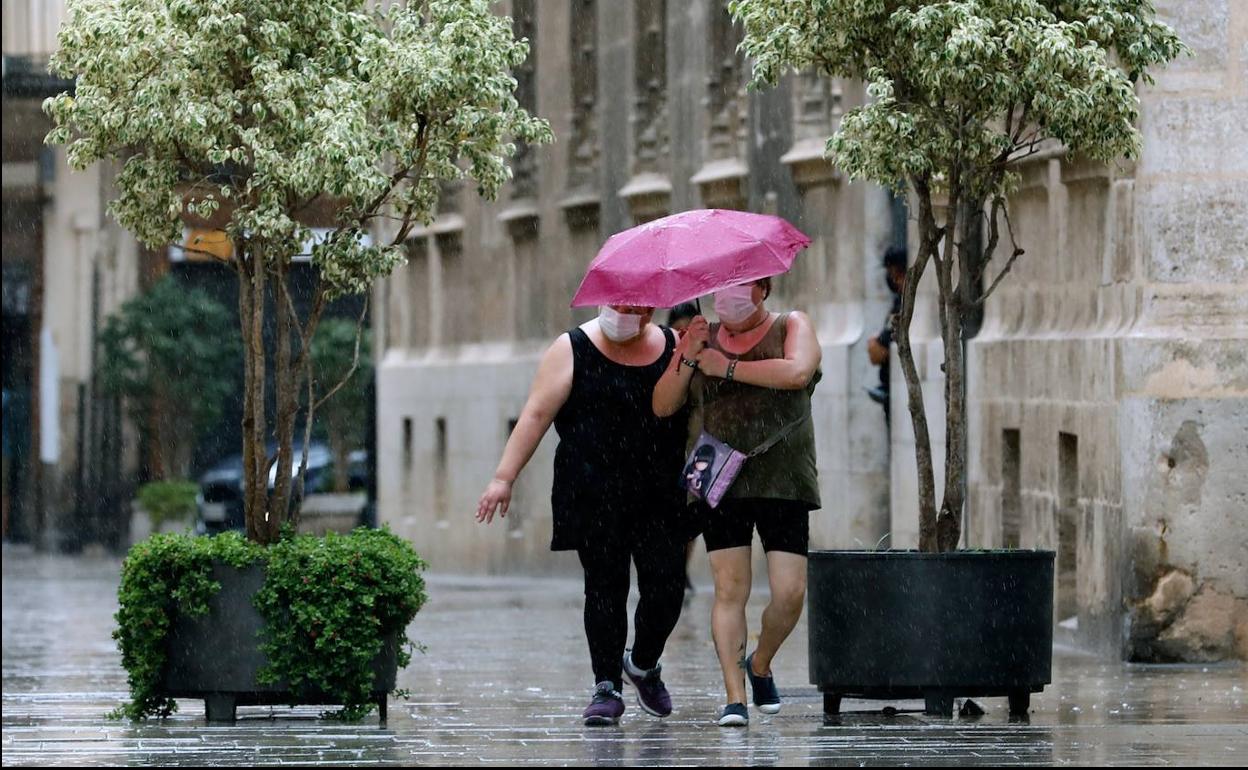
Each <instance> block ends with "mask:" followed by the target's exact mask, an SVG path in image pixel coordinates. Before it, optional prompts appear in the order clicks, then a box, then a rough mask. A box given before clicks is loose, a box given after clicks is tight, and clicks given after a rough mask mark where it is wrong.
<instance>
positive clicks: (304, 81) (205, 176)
mask: <svg viewBox="0 0 1248 770" xmlns="http://www.w3.org/2000/svg"><path fill="white" fill-rule="evenodd" d="M374 5H383V4H375V3H373V2H370V1H369V0H303V1H302V2H298V3H291V2H288V1H287V0H70V2H69V3H68V5H67V9H66V22H65V24H64V26H63V27H62V29H61V32H60V36H59V44H60V48H59V50H58V51H57V52H56V54H55V55H54V56H53V57H52V62H51V64H52V69H53V71H55V72H56V73H58V74H60V75H62V76H64V77H72V78H75V79H76V81H77V83H76V93H75V95H74V96H70V95H69V94H66V93H63V94H61V95H59V96H56V97H53V98H51V99H49V100H47V101H46V102H45V103H44V109H45V110H46V111H47V112H48V114H49V115H51V117H52V118H53V121H54V128H53V129H52V131H51V132H49V134H48V137H47V141H48V142H49V143H68V144H69V153H68V154H69V162H70V164H71V165H72V166H73V167H74V168H78V169H82V168H85V167H86V166H88V165H90V164H91V163H93V162H95V161H98V160H102V159H108V158H124V160H125V162H124V166H123V167H122V169H121V171H120V173H119V175H118V178H117V186H118V196H117V198H116V200H114V201H113V202H112V203H111V205H110V211H111V212H112V214H113V216H115V217H116V218H117V220H118V221H119V222H120V223H121V224H122V225H123V226H125V227H127V228H129V229H131V230H132V231H134V233H135V234H136V235H137V236H138V237H139V238H140V239H141V240H142V241H143V242H145V243H147V244H149V245H151V246H160V245H163V244H166V243H170V242H173V241H175V240H179V239H180V236H181V232H182V226H183V219H184V217H186V216H202V217H212V216H216V217H217V218H218V219H221V218H224V219H225V220H226V221H225V224H224V230H225V232H226V234H227V235H228V237H229V239H230V241H231V244H232V246H233V256H232V257H231V258H230V259H229V260H228V263H229V266H230V267H231V268H232V269H233V270H234V271H235V272H236V273H237V277H238V285H239V301H238V315H239V321H240V328H241V334H242V342H243V359H244V364H245V365H244V388H243V393H244V396H243V411H244V418H243V464H244V505H245V510H246V517H247V535H248V537H249V538H251V539H253V540H256V541H258V542H261V543H270V542H273V541H274V540H275V539H276V538H277V537H278V534H279V532H280V529H281V526H282V524H283V523H285V522H286V521H287V520H288V519H289V518H290V517H291V516H292V515H293V516H297V515H298V512H297V511H294V512H293V513H292V511H291V505H290V500H291V497H292V495H291V492H292V473H291V471H292V469H293V457H292V444H293V435H294V431H295V416H296V412H297V411H298V407H299V400H300V398H301V393H302V392H303V386H304V385H305V384H306V383H307V382H308V380H309V379H310V377H311V373H310V370H309V367H310V364H311V358H310V356H309V355H308V351H309V347H310V344H309V343H310V341H311V339H312V336H313V334H314V333H315V331H316V327H317V324H318V323H319V320H320V317H321V314H322V312H323V311H324V308H325V305H326V303H327V302H329V301H330V300H332V299H333V298H335V297H337V296H340V295H342V294H346V293H359V292H364V291H366V290H367V289H368V287H369V285H370V283H371V282H372V281H373V280H374V279H376V278H378V277H381V276H385V275H387V274H389V273H390V271H391V270H393V269H394V267H395V266H396V265H398V264H400V263H401V262H402V261H403V248H402V244H403V241H404V240H405V239H406V237H407V236H408V234H409V233H410V231H411V228H412V227H413V226H414V225H415V224H416V223H418V222H426V223H427V222H428V221H430V220H431V218H432V216H433V214H434V211H435V206H436V203H437V198H438V191H439V187H440V184H441V182H443V181H445V180H450V179H458V178H464V177H471V178H472V179H474V180H475V181H476V183H477V186H478V191H479V192H480V193H482V194H483V195H486V196H493V195H495V194H496V193H497V192H498V190H499V188H500V187H501V186H502V185H503V184H504V183H505V181H506V180H507V178H508V177H509V176H510V171H509V169H508V167H507V163H506V158H507V157H508V156H510V155H511V154H512V153H513V152H514V150H515V146H514V144H513V143H512V142H511V140H512V139H513V138H514V139H517V140H520V141H525V142H529V143H539V142H546V141H549V140H550V138H551V135H550V129H549V126H548V125H547V124H546V123H545V121H542V120H540V119H537V118H534V117H532V116H530V115H529V114H528V113H527V112H526V111H525V110H523V109H522V108H520V106H519V105H518V104H517V102H516V99H515V96H514V91H515V87H516V81H515V79H514V78H513V77H512V75H511V69H512V68H514V67H517V66H519V65H520V64H521V63H522V62H523V61H524V60H525V58H526V56H527V54H528V44H527V41H523V40H522V41H517V40H515V39H513V37H512V33H511V25H510V21H509V20H508V19H507V18H506V17H503V16H499V15H495V14H493V13H492V12H491V10H490V3H489V1H488V0H426V1H425V2H410V3H393V4H390V3H387V4H384V6H385V7H383V8H373V7H372V6H374ZM324 206H328V207H330V208H331V209H332V210H333V211H334V212H335V216H336V226H335V228H334V229H333V230H332V232H331V233H330V234H329V235H328V237H325V238H324V239H321V240H319V241H318V242H316V243H315V245H313V246H312V247H311V253H310V256H311V260H312V264H313V266H314V267H315V272H316V287H315V290H314V300H313V303H312V306H311V309H310V310H309V311H308V313H307V315H306V316H305V317H302V318H301V317H299V315H298V313H297V311H296V308H295V305H294V302H293V301H292V298H291V294H290V290H289V286H288V278H289V276H290V267H291V261H292V259H293V258H294V257H295V256H296V255H298V254H300V252H301V251H302V250H303V249H304V248H305V244H307V243H310V242H311V241H312V240H313V239H312V238H311V232H310V229H309V227H308V226H307V224H306V223H305V217H306V216H307V212H308V211H309V210H311V209H312V208H313V207H324ZM369 234H371V235H373V236H376V237H378V238H379V240H377V241H376V242H370V241H368V240H367V239H366V238H365V236H366V235H369ZM383 236H384V237H383ZM266 295H267V296H269V297H271V298H272V300H273V307H274V311H273V313H274V315H275V319H274V320H275V322H276V328H277V332H278V333H277V345H276V351H275V353H274V354H273V355H271V356H269V355H266V353H265V350H264V346H263V344H262V336H261V331H262V329H263V327H264V323H265V297H266ZM270 359H271V360H270ZM270 366H271V367H273V375H274V382H275V385H274V389H275V402H276V409H275V412H274V420H273V426H272V434H273V435H274V438H275V439H276V445H277V447H278V449H277V452H276V454H275V455H274V456H272V457H269V456H268V455H267V452H266V450H265V446H266V438H267V436H268V435H269V426H268V424H267V421H266V415H265V395H266V393H265V389H266V384H265V383H266V378H265V373H266V369H267V368H268V367H270ZM311 411H312V410H307V415H306V419H308V420H311V419H312V417H313V415H312V414H311ZM274 463H276V465H277V470H276V479H277V481H276V483H275V485H274V488H273V489H272V490H271V491H269V490H268V489H267V484H266V481H267V478H268V476H269V470H270V468H271V467H272V466H273V464H274ZM305 467H306V461H305V462H303V463H301V468H300V474H299V475H300V477H301V478H302V476H303V470H304V468H305Z"/></svg>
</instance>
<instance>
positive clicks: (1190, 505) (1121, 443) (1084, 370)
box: [968, 0, 1248, 660]
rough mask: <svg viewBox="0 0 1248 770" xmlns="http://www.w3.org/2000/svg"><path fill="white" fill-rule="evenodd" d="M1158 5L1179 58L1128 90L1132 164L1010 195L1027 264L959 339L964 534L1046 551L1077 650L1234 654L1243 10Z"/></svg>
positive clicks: (1245, 304)
mask: <svg viewBox="0 0 1248 770" xmlns="http://www.w3.org/2000/svg"><path fill="white" fill-rule="evenodd" d="M1157 5H1158V10H1159V12H1160V13H1161V14H1162V15H1163V17H1165V18H1166V19H1167V20H1168V21H1169V22H1170V23H1171V24H1173V25H1174V26H1175V28H1176V30H1177V31H1178V33H1179V35H1180V36H1181V37H1182V38H1183V39H1184V40H1185V41H1186V42H1187V43H1188V44H1189V45H1190V46H1191V47H1192V49H1193V51H1194V55H1193V56H1192V57H1190V58H1186V59H1181V60H1179V61H1176V62H1174V63H1173V64H1171V65H1170V66H1169V67H1168V68H1167V69H1165V70H1164V71H1161V72H1159V73H1157V83H1156V84H1155V85H1154V86H1151V87H1146V88H1141V89H1140V95H1141V101H1142V110H1141V122H1140V128H1141V130H1142V133H1143V151H1142V153H1141V154H1140V157H1139V159H1138V160H1137V161H1136V162H1135V163H1133V164H1131V163H1125V162H1124V163H1119V164H1116V165H1114V166H1113V167H1106V166H1103V165H1099V164H1097V165H1094V164H1089V163H1087V162H1083V161H1080V160H1078V159H1074V158H1069V157H1066V155H1065V154H1064V153H1062V152H1061V151H1060V150H1054V151H1053V152H1051V153H1049V154H1046V155H1042V156H1040V157H1037V158H1035V159H1034V160H1033V161H1032V162H1030V163H1029V164H1028V165H1027V166H1026V167H1025V168H1024V169H1023V172H1022V173H1023V179H1022V185H1021V187H1020V189H1019V190H1018V191H1017V193H1016V194H1015V195H1014V196H1013V198H1012V199H1011V200H1010V209H1011V211H1012V213H1013V219H1014V223H1015V226H1016V229H1017V230H1018V237H1019V240H1020V244H1021V245H1022V246H1023V247H1025V248H1026V249H1027V254H1026V255H1025V256H1024V257H1022V258H1021V259H1020V260H1019V262H1018V263H1017V264H1016V267H1015V268H1014V270H1013V273H1012V274H1011V275H1010V277H1009V278H1008V279H1007V280H1006V282H1005V283H1003V284H1002V287H1001V290H1000V291H999V292H998V294H996V295H995V296H994V297H993V298H992V299H991V300H990V301H989V304H988V307H987V310H986V320H985V325H984V328H983V330H982V331H981V333H980V334H979V336H978V338H977V339H975V340H974V341H973V342H972V343H971V344H970V359H969V364H968V365H969V367H970V385H969V392H970V394H971V410H972V411H971V417H970V419H971V425H972V430H971V442H972V443H971V459H970V462H969V467H970V480H969V484H970V490H971V495H970V505H969V509H970V517H971V541H972V542H974V543H976V544H982V545H989V546H1020V545H1021V546H1023V547H1033V546H1041V547H1045V548H1052V549H1054V550H1056V551H1057V552H1058V572H1059V575H1058V581H1057V582H1058V585H1057V595H1056V603H1057V605H1058V607H1057V609H1058V616H1059V619H1066V623H1065V625H1066V626H1068V627H1069V629H1070V630H1072V631H1073V632H1074V633H1075V635H1076V638H1077V639H1078V640H1079V641H1080V642H1081V643H1082V644H1084V645H1085V646H1090V647H1094V648H1097V649H1101V650H1106V651H1118V650H1121V651H1122V652H1123V653H1124V654H1125V655H1126V656H1127V657H1129V658H1131V659H1136V660H1169V659H1185V660H1215V659H1220V658H1224V657H1228V656H1238V657H1240V658H1248V474H1246V473H1245V469H1248V161H1246V160H1245V157H1244V154H1243V152H1241V148H1242V147H1244V146H1245V144H1248V4H1245V3H1241V2H1234V1H1233V0H1229V1H1228V0H1199V1H1198V2H1177V0H1170V1H1163V2H1159V3H1158V4H1157ZM1071 619H1077V620H1071Z"/></svg>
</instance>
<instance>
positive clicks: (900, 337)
mask: <svg viewBox="0 0 1248 770" xmlns="http://www.w3.org/2000/svg"><path fill="white" fill-rule="evenodd" d="M914 187H915V193H916V195H917V197H918V199H919V214H920V215H919V232H920V243H919V250H918V254H916V255H915V260H914V264H913V265H911V266H910V267H909V269H907V270H906V285H905V287H904V288H903V291H902V295H901V314H900V316H899V317H898V319H897V329H896V337H897V350H898V353H899V354H900V356H899V357H900V359H901V369H902V372H903V373H904V374H905V377H906V397H907V402H908V406H909V408H910V421H911V423H912V424H913V425H914V449H915V460H916V465H917V468H918V475H919V549H920V550H922V551H929V552H930V551H934V550H936V548H935V545H936V481H935V474H934V472H933V469H932V440H931V436H930V434H929V433H928V428H927V409H926V407H925V406H924V404H923V385H922V382H921V380H920V379H919V371H918V368H917V367H916V366H915V363H914V350H913V348H912V347H911V343H910V322H911V321H912V320H913V318H914V304H915V299H916V298H917V296H918V290H919V282H920V281H921V280H922V278H923V273H924V271H925V270H926V269H927V263H928V261H929V260H930V259H931V255H932V253H933V251H934V250H935V248H936V240H937V230H936V222H935V219H934V217H933V216H932V197H931V191H930V189H929V188H928V186H927V183H926V182H925V181H924V180H915V182H914Z"/></svg>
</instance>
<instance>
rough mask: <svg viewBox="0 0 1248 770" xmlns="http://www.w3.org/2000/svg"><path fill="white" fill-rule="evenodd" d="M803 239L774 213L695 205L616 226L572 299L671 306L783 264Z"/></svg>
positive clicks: (806, 242) (575, 303)
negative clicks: (631, 225) (617, 229)
mask: <svg viewBox="0 0 1248 770" xmlns="http://www.w3.org/2000/svg"><path fill="white" fill-rule="evenodd" d="M809 244H810V239H809V238H807V237H806V236H805V235H803V234H802V233H801V232H800V231H799V230H798V229H797V228H796V227H794V226H793V225H791V224H789V223H788V222H786V221H785V220H783V219H781V218H780V217H773V216H769V215H767V214H751V213H749V212H747V211H732V210H729V209H695V210H693V211H682V212H681V213H679V214H673V215H671V216H670V217H663V218H662V219H656V220H654V221H653V222H647V223H645V224H644V225H638V226H637V227H634V228H632V229H629V230H625V231H623V232H620V233H616V234H615V235H613V236H611V238H610V239H608V240H607V242H606V244H604V245H603V247H602V249H601V250H600V251H599V252H598V256H596V257H594V261H593V262H590V263H589V269H588V270H587V271H586V272H585V280H583V281H581V288H579V289H577V291H576V296H575V297H573V298H572V307H585V306H586V305H642V306H646V307H671V306H672V305H678V304H680V303H681V302H688V301H689V300H691V299H694V298H696V297H701V296H702V295H704V294H709V293H711V292H713V291H718V290H719V289H724V288H727V287H729V286H735V285H737V284H740V283H745V282H746V281H753V280H757V279H759V278H766V277H768V276H772V275H778V274H780V273H783V272H785V271H786V270H788V269H789V267H790V266H791V265H792V264H793V257H794V256H795V255H796V254H797V251H798V250H799V249H803V248H805V247H806V246H808V245H809Z"/></svg>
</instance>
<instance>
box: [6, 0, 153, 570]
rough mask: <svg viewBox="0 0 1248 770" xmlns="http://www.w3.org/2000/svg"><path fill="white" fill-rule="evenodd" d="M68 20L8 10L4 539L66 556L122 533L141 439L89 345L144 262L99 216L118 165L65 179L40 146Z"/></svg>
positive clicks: (53, 7) (62, 166)
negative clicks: (99, 379) (107, 390)
mask: <svg viewBox="0 0 1248 770" xmlns="http://www.w3.org/2000/svg"><path fill="white" fill-rule="evenodd" d="M63 13H64V8H63V4H62V3H60V2H37V1H35V0H21V1H20V2H12V3H9V2H6V3H5V4H4V18H3V28H4V33H3V43H4V46H3V50H4V75H3V86H4V88H3V126H4V128H3V154H4V173H3V179H4V183H3V184H4V189H3V210H4V245H3V267H4V389H5V396H6V397H5V401H6V405H5V418H4V422H5V426H4V430H5V463H4V465H5V480H4V510H5V526H4V533H5V538H6V539H11V540H16V541H23V542H32V543H34V544H36V545H38V546H40V547H47V548H65V549H71V550H73V549H76V548H78V547H80V546H82V545H84V544H86V543H91V542H106V543H108V544H111V545H117V544H118V543H119V542H120V539H121V538H122V537H123V536H124V532H125V523H124V522H125V521H128V501H129V490H128V489H126V488H124V483H123V475H124V473H123V471H124V469H125V468H127V467H133V465H134V464H135V462H136V455H137V452H136V451H135V445H136V443H137V441H136V436H135V434H134V432H133V430H132V428H130V427H129V426H127V425H126V422H127V421H126V420H125V419H124V415H123V413H122V410H121V408H120V405H119V404H118V403H117V401H116V399H110V398H107V397H105V396H103V394H101V393H100V392H99V389H98V388H97V387H96V384H95V377H94V371H95V366H96V360H95V356H96V349H95V344H94V340H95V334H96V330H97V328H98V326H99V323H100V321H101V320H102V319H103V318H104V317H106V316H107V315H108V314H109V313H111V312H113V311H114V310H116V309H117V308H118V307H120V305H121V303H122V302H124V301H125V300H126V299H128V298H129V297H131V296H133V294H134V293H135V292H136V291H137V290H138V287H139V285H140V283H141V275H142V274H143V273H144V271H145V270H146V269H147V268H149V267H150V266H151V265H150V262H151V257H152V255H151V254H150V253H147V252H145V251H144V250H142V249H140V248H139V246H138V244H137V243H136V242H135V240H134V238H133V237H132V236H130V234H129V233H128V232H126V231H125V230H124V229H123V228H121V227H120V226H119V225H118V224H117V223H116V221H115V220H113V219H112V218H111V217H109V216H107V215H106V213H105V205H106V202H107V201H108V200H109V199H110V197H112V194H113V188H112V184H113V182H112V180H113V178H114V176H115V174H116V170H117V169H116V166H115V165H110V164H99V165H97V166H94V167H92V168H91V169H88V170H87V171H85V172H71V170H70V168H69V166H68V163H67V162H66V152H65V148H64V147H55V148H54V147H47V146H45V145H44V144H43V137H44V136H45V134H46V133H47V131H48V129H49V128H51V122H50V120H49V119H48V118H47V116H45V115H44V114H43V111H42V109H41V103H42V101H43V99H44V98H46V97H48V96H52V95H54V94H56V93H59V92H60V91H62V90H65V89H67V88H71V87H72V83H68V82H66V81H62V80H59V79H57V78H54V77H51V76H50V75H48V73H47V60H48V56H49V55H50V54H51V53H52V51H53V50H55V47H56V33H57V30H58V29H59V28H60V23H61V19H62V16H63Z"/></svg>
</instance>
